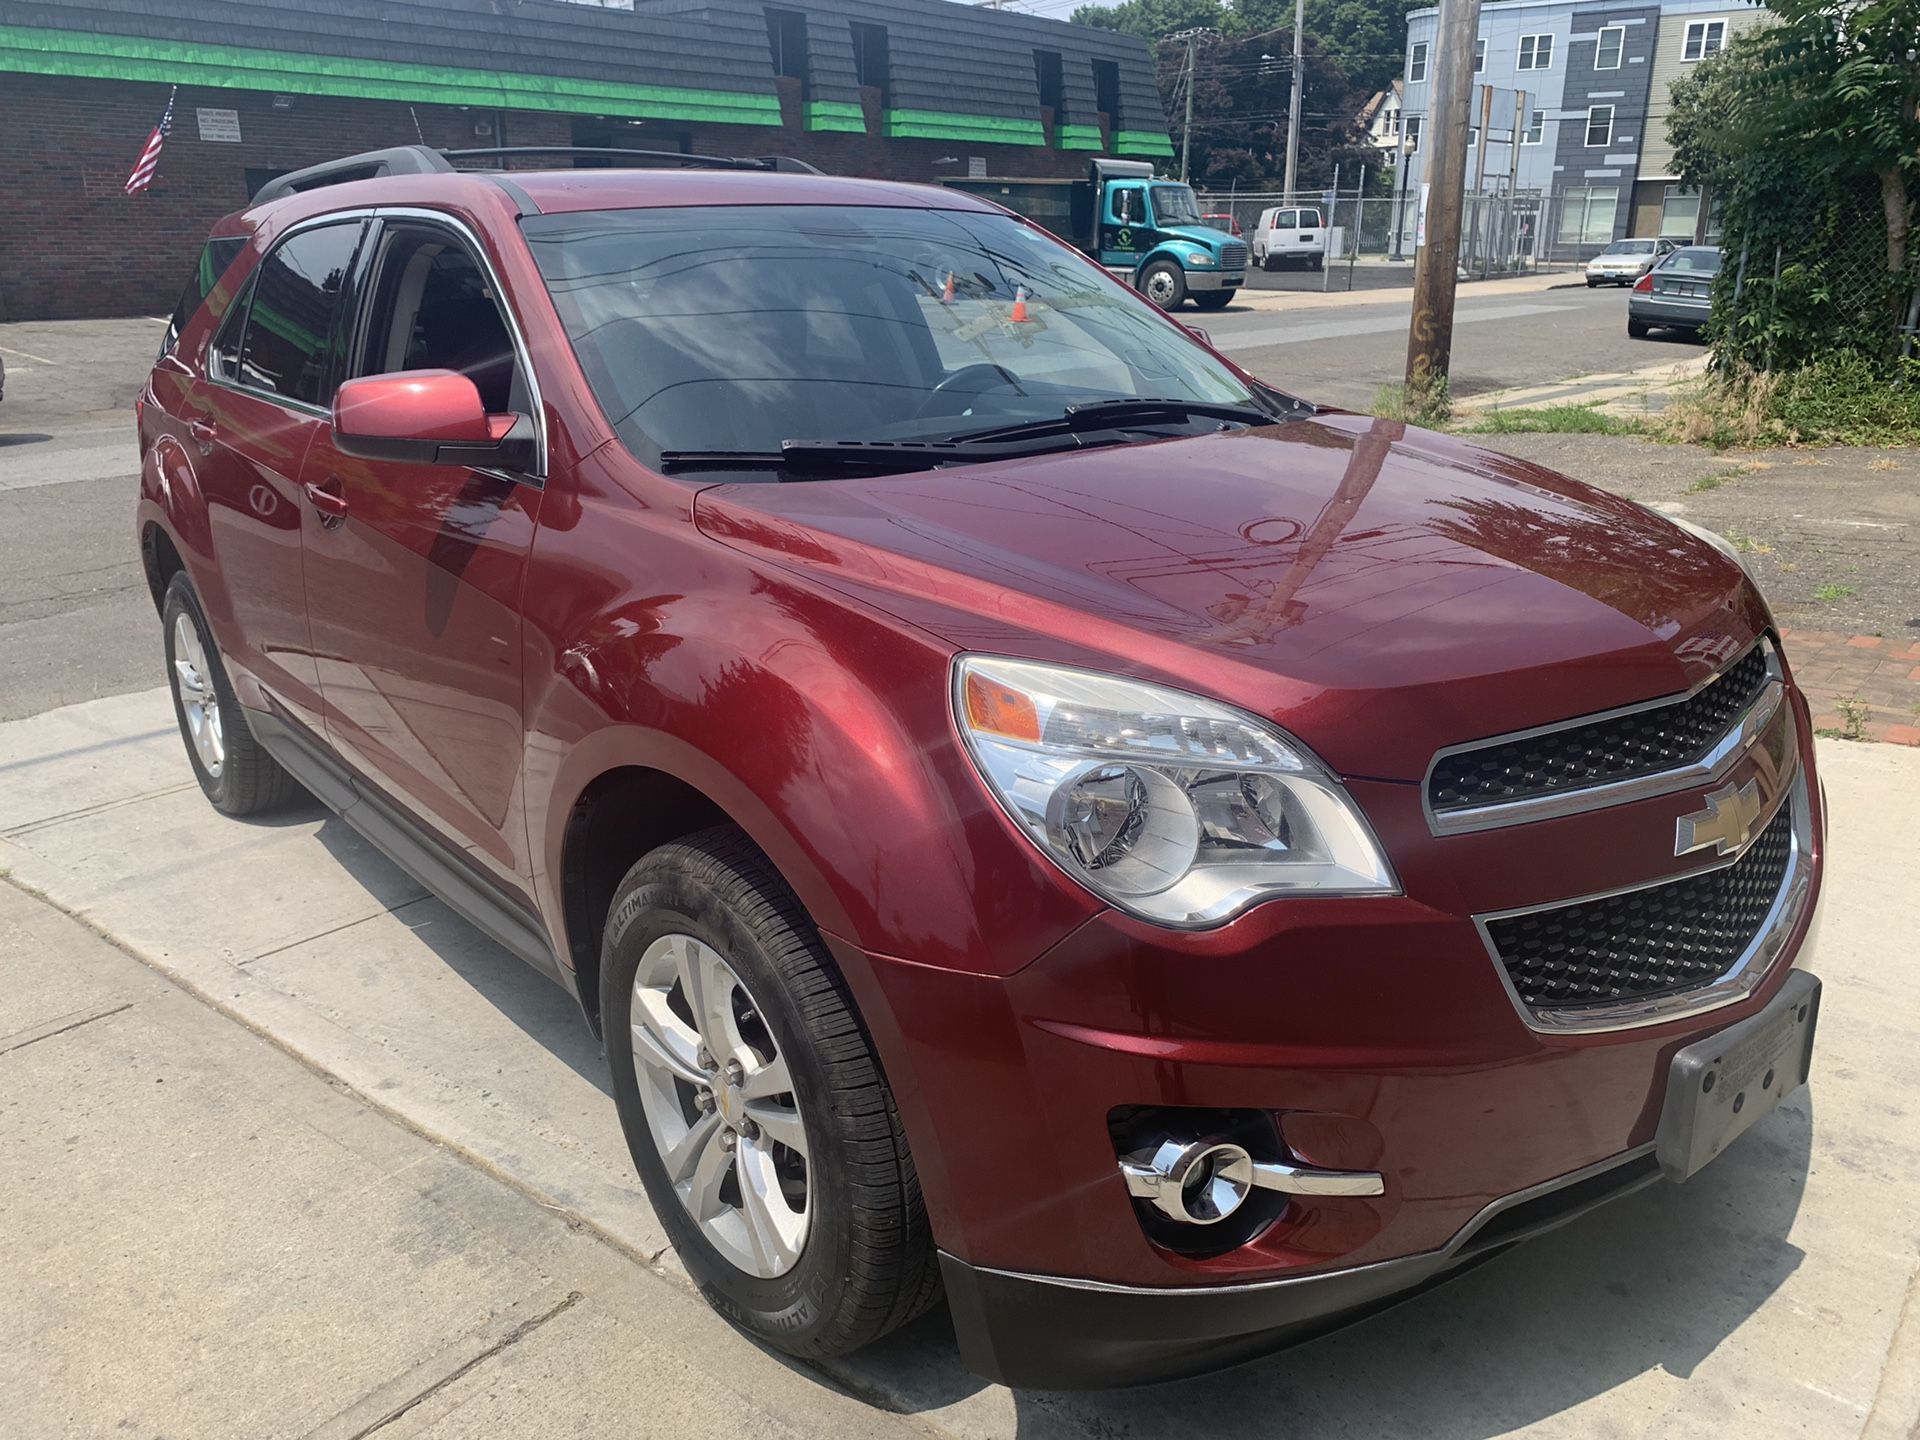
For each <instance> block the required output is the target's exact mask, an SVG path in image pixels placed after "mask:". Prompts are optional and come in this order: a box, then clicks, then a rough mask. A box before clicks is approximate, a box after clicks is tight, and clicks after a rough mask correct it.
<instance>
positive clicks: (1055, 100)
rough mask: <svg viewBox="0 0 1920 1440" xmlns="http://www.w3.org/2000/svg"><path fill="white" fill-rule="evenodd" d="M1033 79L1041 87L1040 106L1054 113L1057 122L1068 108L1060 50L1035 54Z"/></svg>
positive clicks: (1041, 51)
mask: <svg viewBox="0 0 1920 1440" xmlns="http://www.w3.org/2000/svg"><path fill="white" fill-rule="evenodd" d="M1033 78H1034V81H1035V83H1036V84H1038V85H1039V87H1040V106H1041V108H1042V109H1050V110H1052V111H1053V118H1054V119H1055V120H1056V121H1057V120H1058V119H1059V118H1060V112H1061V111H1062V110H1063V109H1065V108H1066V103H1067V102H1066V99H1065V91H1066V81H1065V79H1064V72H1063V70H1062V69H1061V65H1060V52H1059V51H1058V50H1036V51H1034V52H1033Z"/></svg>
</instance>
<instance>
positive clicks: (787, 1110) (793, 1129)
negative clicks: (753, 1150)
mask: <svg viewBox="0 0 1920 1440" xmlns="http://www.w3.org/2000/svg"><path fill="white" fill-rule="evenodd" d="M747 1118H748V1119H749V1120H751V1121H753V1123H754V1124H755V1125H757V1126H759V1127H760V1133H761V1134H762V1135H764V1136H765V1137H766V1138H767V1139H768V1140H777V1141H779V1142H780V1143H781V1144H782V1145H784V1146H786V1147H787V1148H788V1149H789V1150H791V1151H793V1152H794V1153H795V1154H796V1155H798V1156H799V1157H800V1158H801V1159H802V1160H804V1159H806V1158H807V1127H806V1126H805V1125H804V1124H802V1123H801V1120H800V1112H799V1111H798V1110H796V1109H794V1108H793V1107H792V1106H791V1105H781V1104H776V1103H773V1102H771V1101H766V1100H760V1101H754V1102H751V1103H750V1104H748V1106H747Z"/></svg>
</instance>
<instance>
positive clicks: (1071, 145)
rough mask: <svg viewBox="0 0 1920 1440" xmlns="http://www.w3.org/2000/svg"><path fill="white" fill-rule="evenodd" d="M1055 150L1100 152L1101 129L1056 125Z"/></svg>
mask: <svg viewBox="0 0 1920 1440" xmlns="http://www.w3.org/2000/svg"><path fill="white" fill-rule="evenodd" d="M1053 148H1054V149H1056V150H1098V149H1099V148H1100V127H1099V126H1098V125H1056V126H1054V127H1053Z"/></svg>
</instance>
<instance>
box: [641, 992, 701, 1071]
mask: <svg viewBox="0 0 1920 1440" xmlns="http://www.w3.org/2000/svg"><path fill="white" fill-rule="evenodd" d="M633 999H634V1004H633V1056H634V1059H636V1060H638V1061H639V1062H640V1063H641V1064H643V1065H649V1066H652V1067H653V1068H654V1069H656V1070H664V1071H666V1072H667V1073H668V1074H669V1075H671V1076H673V1077H674V1078H675V1079H677V1080H684V1081H686V1082H687V1083H688V1084H689V1085H695V1086H700V1085H705V1084H706V1083H707V1079H708V1076H707V1073H706V1072H705V1071H704V1070H702V1069H701V1068H700V1061H699V1052H700V1042H699V1039H698V1037H696V1036H694V1035H692V1034H690V1033H688V1031H687V1029H686V1027H685V1025H684V1023H683V1022H682V1021H681V1019H680V1017H679V1016H678V1015H675V1014H674V1013H673V1011H672V1010H670V1009H668V1008H667V997H666V993H665V992H664V991H660V990H652V989H636V990H635V991H634V997H633Z"/></svg>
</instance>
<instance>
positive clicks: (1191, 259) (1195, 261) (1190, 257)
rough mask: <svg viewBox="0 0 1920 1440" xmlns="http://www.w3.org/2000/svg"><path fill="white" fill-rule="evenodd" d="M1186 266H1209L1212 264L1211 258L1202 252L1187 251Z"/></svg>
mask: <svg viewBox="0 0 1920 1440" xmlns="http://www.w3.org/2000/svg"><path fill="white" fill-rule="evenodd" d="M1187 264H1189V265H1211V264H1213V256H1211V255H1209V254H1208V253H1207V252H1206V251H1204V250H1189V251H1188V252H1187Z"/></svg>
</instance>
